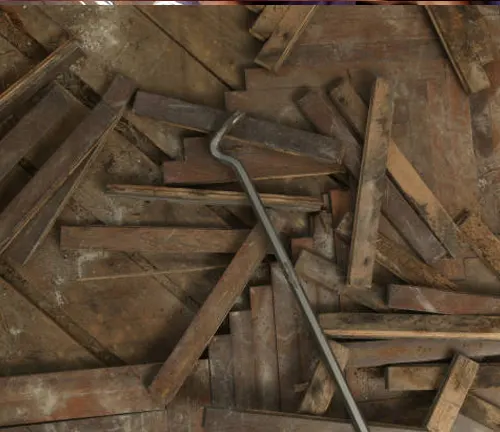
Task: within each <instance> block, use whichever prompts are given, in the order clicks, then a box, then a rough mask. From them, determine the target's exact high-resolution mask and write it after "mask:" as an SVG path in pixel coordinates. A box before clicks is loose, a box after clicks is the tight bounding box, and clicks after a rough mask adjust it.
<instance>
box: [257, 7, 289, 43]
mask: <svg viewBox="0 0 500 432" xmlns="http://www.w3.org/2000/svg"><path fill="white" fill-rule="evenodd" d="M288 8H289V6H286V5H269V6H265V7H264V10H263V11H262V12H261V13H260V14H259V16H258V18H257V19H256V20H255V22H254V23H253V25H252V26H251V27H250V30H249V32H250V34H251V35H252V36H253V37H255V38H257V39H259V40H261V41H265V40H267V39H269V37H270V36H271V35H272V34H273V32H274V29H275V28H276V26H277V25H278V24H279V22H280V21H281V20H282V18H283V16H284V15H285V12H286V11H287V10H288Z"/></svg>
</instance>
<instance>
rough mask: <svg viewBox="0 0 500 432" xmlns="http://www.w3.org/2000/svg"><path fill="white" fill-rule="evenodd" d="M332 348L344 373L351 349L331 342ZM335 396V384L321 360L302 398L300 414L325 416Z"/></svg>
mask: <svg viewBox="0 0 500 432" xmlns="http://www.w3.org/2000/svg"><path fill="white" fill-rule="evenodd" d="M330 348H331V349H332V352H333V354H334V355H335V358H336V359H337V362H338V363H339V366H340V368H341V369H342V371H344V369H345V367H346V365H347V363H348V361H349V349H347V348H346V347H344V346H343V345H341V344H339V343H337V342H334V341H330ZM334 394H335V383H334V382H333V380H332V378H331V376H330V373H329V372H328V370H327V369H326V367H325V365H324V363H323V362H322V361H321V360H320V361H319V362H318V364H317V366H316V368H315V369H314V372H313V375H312V377H311V380H310V381H309V386H308V387H307V390H306V392H305V394H304V396H303V397H302V401H301V403H300V406H299V412H300V413H303V414H314V415H323V414H324V413H325V412H326V411H327V409H328V407H329V406H330V403H331V402H332V398H333V395H334Z"/></svg>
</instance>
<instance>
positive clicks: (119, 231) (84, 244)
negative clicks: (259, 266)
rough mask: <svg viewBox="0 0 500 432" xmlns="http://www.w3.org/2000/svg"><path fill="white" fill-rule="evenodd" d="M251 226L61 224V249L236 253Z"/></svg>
mask: <svg viewBox="0 0 500 432" xmlns="http://www.w3.org/2000/svg"><path fill="white" fill-rule="evenodd" d="M248 234H249V230H245V229H242V230H239V229H238V230H227V229H223V230H219V229H210V228H162V227H100V226H96V227H93V226H89V227H69V226H63V227H61V249H63V250H78V249H99V250H107V251H115V252H151V253H153V252H154V253H234V252H236V251H237V250H238V249H239V248H240V246H241V245H242V243H243V242H244V241H245V238H246V237H247V236H248Z"/></svg>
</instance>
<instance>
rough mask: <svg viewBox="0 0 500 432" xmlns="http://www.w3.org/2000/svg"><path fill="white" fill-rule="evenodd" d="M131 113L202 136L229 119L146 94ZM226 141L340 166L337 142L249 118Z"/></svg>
mask: <svg viewBox="0 0 500 432" xmlns="http://www.w3.org/2000/svg"><path fill="white" fill-rule="evenodd" d="M134 112H135V113H136V114H137V115H140V116H146V117H150V118H153V119H156V120H162V121H165V122H167V123H169V124H171V125H174V126H178V127H182V128H185V129H190V130H196V131H198V132H203V133H212V132H216V131H217V130H218V129H219V128H220V126H221V125H222V124H223V123H224V121H225V120H226V119H227V117H228V113H227V112H225V111H222V110H218V109H215V108H210V107H207V106H203V105H195V104H191V103H188V102H185V101H182V100H179V99H173V98H168V97H165V96H161V95H157V94H153V93H146V92H138V93H137V96H136V98H135V102H134ZM226 140H227V141H231V140H234V141H239V142H240V143H241V142H243V143H247V144H252V145H256V146H258V147H264V148H269V149H272V150H277V151H281V152H284V153H290V154H294V155H298V156H308V157H311V158H313V159H317V160H318V161H320V162H327V163H329V162H331V163H334V164H339V165H340V164H342V158H343V156H344V150H343V145H342V143H341V142H340V141H338V140H335V139H332V138H328V137H325V136H322V135H318V134H314V133H311V132H307V131H302V130H299V129H293V128H290V127H286V126H283V125H280V124H277V123H272V122H268V121H264V120H258V119H255V118H252V117H246V118H244V119H243V120H242V121H241V122H239V123H238V124H237V125H236V126H235V127H234V128H233V129H231V131H230V133H229V134H228V135H227V137H226V138H225V139H224V142H226Z"/></svg>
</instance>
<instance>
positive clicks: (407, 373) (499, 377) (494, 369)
mask: <svg viewBox="0 0 500 432" xmlns="http://www.w3.org/2000/svg"><path fill="white" fill-rule="evenodd" d="M447 371H448V365H446V364H436V365H412V366H389V367H387V368H386V378H387V389H388V390H391V391H415V390H418V391H422V390H435V389H438V388H439V386H440V385H441V383H442V381H443V380H444V378H445V377H446V374H447ZM497 387H500V365H499V364H498V363H497V364H488V363H482V364H481V365H480V366H479V370H478V372H477V375H476V378H475V379H474V381H473V383H472V385H471V389H480V388H497Z"/></svg>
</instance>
